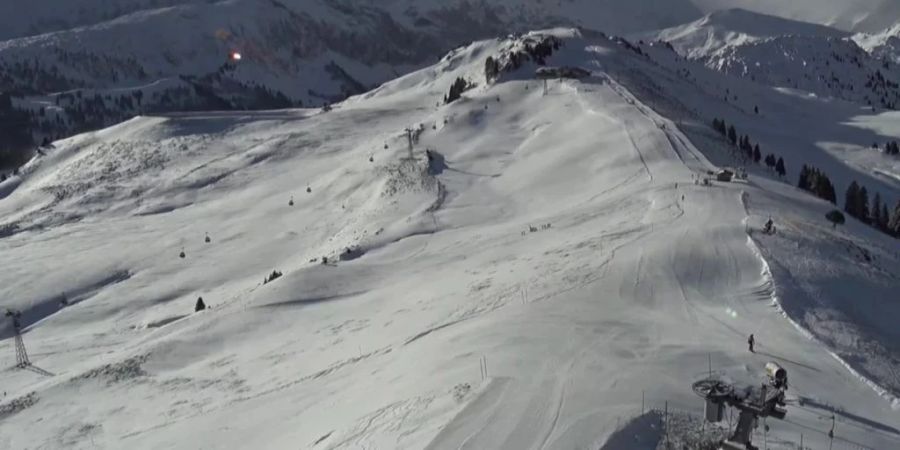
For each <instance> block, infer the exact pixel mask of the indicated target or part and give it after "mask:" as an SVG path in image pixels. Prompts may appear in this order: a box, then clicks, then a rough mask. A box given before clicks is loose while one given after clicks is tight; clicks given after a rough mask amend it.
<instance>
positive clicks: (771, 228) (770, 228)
mask: <svg viewBox="0 0 900 450" xmlns="http://www.w3.org/2000/svg"><path fill="white" fill-rule="evenodd" d="M764 231H765V232H766V234H774V233H775V222H773V221H772V216H769V220H767V221H766V226H765V228H764Z"/></svg>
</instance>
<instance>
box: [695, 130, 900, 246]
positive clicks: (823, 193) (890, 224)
mask: <svg viewBox="0 0 900 450" xmlns="http://www.w3.org/2000/svg"><path fill="white" fill-rule="evenodd" d="M712 126H713V129H715V130H716V131H717V132H718V133H719V134H721V135H722V136H723V137H724V138H725V139H726V140H727V141H728V142H730V143H731V145H733V146H734V147H735V149H737V150H738V151H740V152H741V153H742V155H743V156H744V157H745V158H746V159H747V160H751V161H753V162H755V163H759V162H760V160H762V161H763V162H764V163H765V164H766V166H767V167H769V168H770V169H773V170H775V172H776V173H778V175H779V176H780V177H784V175H785V173H786V169H785V166H784V160H783V159H782V158H781V157H777V156H776V155H775V154H773V153H769V154H768V155H766V157H765V158H764V159H763V158H762V151H761V150H760V148H759V144H753V143H752V142H751V141H750V137H749V136H747V135H739V134H738V132H737V129H736V128H735V127H734V125H729V124H728V123H726V122H725V120H723V119H718V118H717V119H713V123H712ZM885 153H887V154H889V155H896V154H898V153H900V144H898V143H897V142H888V143H887V144H886V145H885ZM797 187H799V188H800V189H803V190H805V191H807V192H809V193H811V194H813V195H815V196H816V197H819V198H821V199H823V200H826V201H828V202H831V203H832V204H834V205H837V192H836V191H835V188H834V184H833V183H832V182H831V179H830V178H828V175H827V174H825V172H823V171H821V170H819V169H818V168H816V167H813V166H811V165H806V164H804V165H803V167H802V168H801V169H800V176H799V180H798V183H797ZM888 207H889V205H888V204H887V202H885V201H883V200H882V197H881V194H880V193H876V194H875V196H874V198H873V199H872V201H871V203H870V201H869V191H868V189H867V188H866V187H865V186H862V185H860V184H859V183H857V182H856V181H853V182H852V183H850V186H849V187H848V188H847V191H846V193H845V194H844V212H846V213H847V214H849V215H850V216H851V217H855V218H856V219H858V220H859V221H860V222H863V223H865V224H867V225H870V226H872V227H873V228H875V229H877V230H879V231H881V232H883V233H886V234H889V235H891V236H894V237H897V238H900V201H898V202H897V205H896V206H895V207H894V210H893V212H891V211H890V210H889V209H888ZM826 217H827V218H828V220H830V221H831V222H832V223H834V224H835V225H837V224H840V223H844V216H843V214H842V213H841V212H840V211H838V210H834V211H831V212H829V213H828V214H827V215H826Z"/></svg>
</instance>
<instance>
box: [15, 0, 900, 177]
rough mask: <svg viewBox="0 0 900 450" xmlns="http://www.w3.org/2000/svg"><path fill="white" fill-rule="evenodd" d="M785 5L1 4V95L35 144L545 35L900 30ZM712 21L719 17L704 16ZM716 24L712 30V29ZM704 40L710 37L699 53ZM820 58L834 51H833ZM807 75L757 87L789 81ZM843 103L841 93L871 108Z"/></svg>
mask: <svg viewBox="0 0 900 450" xmlns="http://www.w3.org/2000/svg"><path fill="white" fill-rule="evenodd" d="M784 3H785V2H763V3H759V2H756V3H753V2H749V3H748V2H742V1H741V0H734V1H730V0H728V1H715V2H711V1H701V0H669V1H666V2H659V1H655V0H633V1H627V2H622V1H618V0H599V1H598V0H567V1H565V2H536V1H534V0H503V1H500V2H497V1H491V2H487V1H480V2H470V1H465V0H454V1H450V2H447V1H436V0H392V1H387V2H373V1H370V0H344V1H340V2H332V1H323V0H261V1H260V0H225V1H216V2H211V1H205V0H88V1H79V2H69V1H60V0H35V1H34V2H29V5H28V7H27V8H22V7H20V5H18V3H16V2H12V3H9V2H7V3H3V4H0V91H2V92H5V93H8V94H10V95H13V96H15V97H16V99H15V101H14V102H13V104H14V105H15V108H16V109H17V110H20V111H25V113H26V114H27V116H28V117H27V118H26V119H24V120H26V121H27V124H26V125H25V126H24V127H23V128H26V129H27V130H28V132H29V133H30V134H31V135H32V137H33V140H34V142H35V143H40V142H41V141H43V140H44V139H45V138H46V139H49V140H51V141H52V140H55V139H59V138H62V137H67V136H70V135H72V134H74V133H77V132H82V131H87V130H95V129H98V128H102V127H104V126H109V125H112V124H115V123H118V122H121V121H123V120H127V119H128V118H131V117H133V116H134V115H136V114H142V113H157V112H166V111H178V110H223V109H234V110H244V109H269V108H283V107H289V106H306V107H312V106H315V107H318V106H322V105H323V104H325V103H329V102H334V101H338V100H341V99H344V98H346V97H347V96H348V95H353V94H359V93H362V92H365V91H367V90H368V89H370V88H372V87H374V86H377V85H379V84H381V83H382V82H384V81H387V80H389V79H391V78H394V77H396V76H399V75H402V74H405V73H408V72H409V71H411V70H414V69H416V68H420V67H424V66H427V65H428V64H430V63H432V62H433V61H434V58H435V57H436V55H438V54H442V53H444V52H446V51H447V50H449V49H451V48H454V47H457V46H459V45H461V44H464V43H467V42H471V41H472V40H473V39H483V38H490V37H494V36H497V35H505V34H507V33H510V32H521V31H524V30H529V29H535V28H539V27H550V26H580V27H582V28H585V29H592V30H602V31H604V32H607V33H615V34H632V33H638V32H647V31H648V30H658V29H665V28H668V27H675V26H679V25H683V24H685V23H688V22H691V21H696V20H698V19H700V22H694V23H692V24H690V25H686V26H685V27H682V28H679V29H678V30H671V31H672V33H676V34H677V36H672V37H674V38H678V39H677V40H683V41H685V44H686V45H688V44H690V47H691V48H696V49H698V50H697V51H704V52H709V51H710V50H711V47H716V48H718V47H721V45H723V43H727V44H729V48H732V46H731V45H730V44H739V43H744V44H746V43H748V41H753V40H755V39H756V38H757V37H759V35H758V34H757V32H759V31H760V28H759V27H762V30H764V31H767V32H769V33H771V32H773V31H776V30H777V31H778V32H779V33H778V34H779V35H782V34H784V33H783V32H785V31H790V30H793V32H792V33H791V34H792V35H797V34H801V35H803V34H808V33H813V32H814V33H816V34H817V35H828V36H832V35H837V36H839V35H841V33H840V32H837V31H833V30H829V29H826V28H823V27H821V26H813V25H810V24H801V23H797V22H792V21H789V20H783V19H775V18H774V17H767V18H764V19H763V18H760V17H757V16H759V14H756V13H748V12H746V11H742V12H738V11H733V10H728V9H729V8H733V7H735V6H742V7H747V8H752V9H753V10H754V11H757V12H759V13H765V14H770V15H772V16H779V17H791V18H793V19H796V20H807V21H810V22H815V23H828V24H832V23H837V24H842V26H843V25H846V26H847V27H850V28H853V29H854V30H860V31H871V30H872V29H871V28H869V27H862V26H861V25H860V24H862V23H863V22H865V21H866V20H867V19H865V16H867V15H868V14H870V13H871V12H872V11H880V12H879V16H878V17H879V19H885V20H890V18H891V17H893V19H894V22H889V23H895V22H896V20H897V19H900V9H897V10H894V9H891V7H890V6H879V5H880V0H857V1H856V2H853V3H852V4H847V2H842V3H835V4H825V5H823V4H821V1H818V0H817V1H811V0H801V1H793V2H789V3H790V4H789V5H785V4H784ZM878 8H882V9H880V10H879V9H878ZM895 9H896V8H895ZM710 12H714V14H713V16H712V19H710V18H707V19H701V18H702V15H703V14H704V13H710ZM709 20H713V21H714V22H715V23H714V24H712V25H710V24H708V23H706V22H704V21H709ZM848 24H849V25H848ZM744 25H748V26H750V28H752V29H745V28H746V27H744ZM751 25H752V26H751ZM858 25H859V26H858ZM763 34H765V33H763ZM698 39H702V42H699V41H698V42H695V41H697V40H698ZM793 45H794V44H788V45H786V46H784V45H779V46H777V48H772V49H771V50H772V51H787V52H788V53H789V54H791V55H792V56H791V57H792V58H795V59H810V58H819V57H822V56H823V55H803V54H800V55H797V54H794V53H792V50H793ZM801 45H802V44H801ZM781 47H786V49H785V48H781ZM817 47H818V49H819V50H821V51H825V52H830V51H831V49H830V48H826V47H827V45H819V46H817ZM233 51H237V52H240V54H241V55H242V56H243V59H242V60H241V61H240V62H239V63H238V64H234V63H233V62H232V61H229V60H228V58H229V55H230V53H231V52H233ZM768 51H769V50H766V52H768ZM839 53H841V56H847V55H845V54H844V52H841V51H839ZM749 56H753V55H748V57H749ZM776 56H777V55H776ZM736 64H740V62H738V63H736ZM815 70H822V68H821V67H816V68H815ZM848 70H855V69H852V68H850V69H848ZM800 72H802V71H797V70H793V69H792V73H790V74H776V75H774V76H766V75H765V74H759V76H760V77H761V78H762V79H764V80H766V81H767V82H772V83H778V84H779V85H786V86H793V85H794V80H795V76H802V74H801V73H800ZM828 72H829V71H828V70H825V71H824V73H828ZM841 72H842V70H838V71H837V74H838V76H841ZM870 75H872V76H874V74H873V73H871V70H868V69H866V71H865V73H862V74H860V75H859V76H850V77H848V78H850V79H852V82H854V83H855V82H856V81H858V80H866V79H867V78H868V76H870ZM826 77H828V76H827V75H826ZM847 82H848V83H849V82H850V81H847ZM863 82H865V81H863ZM799 87H803V88H807V87H808V88H810V89H813V91H814V92H816V93H817V94H819V95H834V94H835V93H834V89H831V88H822V87H821V86H816V85H813V84H811V85H809V86H805V85H804V86H799ZM843 94H844V93H842V98H853V99H855V100H859V101H865V99H863V98H856V97H853V96H852V95H843ZM872 96H874V98H873V100H872V102H873V103H875V104H880V102H879V100H880V99H879V98H878V97H879V95H878V94H876V93H873V94H872ZM888 96H890V95H888ZM0 105H2V102H0ZM0 107H2V106H0ZM11 114H15V113H11ZM18 141H19V139H18V137H15V138H13V137H11V136H7V135H6V134H2V133H0V146H2V147H15V148H14V150H16V151H20V150H22V149H20V148H19V147H21V145H18V144H16V145H12V144H11V143H12V142H18ZM2 147H0V151H3V150H4V149H3V148H2ZM26 150H30V149H26ZM0 164H2V163H0Z"/></svg>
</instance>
